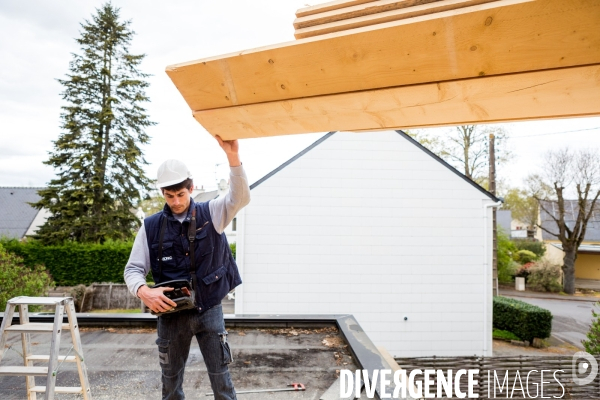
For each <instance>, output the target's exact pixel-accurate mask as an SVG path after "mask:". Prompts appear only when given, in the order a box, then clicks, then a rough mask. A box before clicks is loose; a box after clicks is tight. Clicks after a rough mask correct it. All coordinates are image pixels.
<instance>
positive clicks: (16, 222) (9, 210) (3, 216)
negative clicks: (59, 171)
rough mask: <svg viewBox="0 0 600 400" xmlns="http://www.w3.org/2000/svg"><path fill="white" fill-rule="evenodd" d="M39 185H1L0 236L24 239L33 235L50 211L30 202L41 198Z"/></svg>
mask: <svg viewBox="0 0 600 400" xmlns="http://www.w3.org/2000/svg"><path fill="white" fill-rule="evenodd" d="M40 189H43V188H38V187H0V237H8V238H11V239H19V240H20V239H23V238H24V237H25V236H28V235H33V234H34V233H35V232H36V231H37V229H38V228H39V227H40V226H41V225H43V224H44V222H45V221H46V219H47V218H48V216H49V215H50V213H49V212H48V211H47V210H46V209H41V210H37V209H35V208H33V207H32V206H30V205H29V204H28V203H35V202H37V201H39V200H40V198H41V197H40V196H39V195H38V190H40Z"/></svg>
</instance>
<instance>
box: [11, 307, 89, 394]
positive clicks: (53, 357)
mask: <svg viewBox="0 0 600 400" xmlns="http://www.w3.org/2000/svg"><path fill="white" fill-rule="evenodd" d="M29 305H44V306H55V307H56V310H55V312H54V322H53V323H31V322H29V314H28V309H27V308H28V306H29ZM17 306H18V307H19V322H20V324H17V325H13V324H12V320H13V316H14V312H15V307H17ZM65 310H66V312H67V318H68V323H67V324H64V323H63V317H64V313H65ZM63 329H67V330H69V331H70V332H71V340H72V342H73V347H72V350H74V351H73V353H74V355H69V354H70V353H71V352H69V354H67V355H65V356H59V354H58V352H59V349H60V337H61V332H62V330H63ZM10 332H16V333H20V334H21V342H22V348H23V360H24V365H22V366H16V365H15V366H0V376H25V377H26V378H25V382H26V386H27V399H28V400H36V393H45V396H44V399H45V400H53V399H54V394H55V393H69V394H81V395H82V396H83V398H84V400H91V398H92V396H91V393H90V384H89V381H88V376H87V370H86V367H85V362H84V360H83V350H82V347H81V337H80V335H79V326H78V324H77V317H76V315H75V306H74V305H73V299H72V298H70V297H26V296H21V297H15V298H12V299H10V300H9V301H8V302H7V304H6V311H5V312H4V318H3V319H2V327H1V328H0V335H1V336H0V362H2V357H3V355H4V351H5V350H6V341H7V339H8V334H9V333H10ZM38 332H46V333H52V339H51V340H52V341H51V343H50V355H33V354H31V340H30V334H31V333H38ZM34 361H37V362H44V361H45V362H47V363H48V366H44V367H39V366H34V365H33V362H34ZM63 362H75V363H77V371H78V373H79V381H80V384H81V386H78V387H58V386H56V375H57V373H58V368H59V365H60V364H62V363H63ZM36 376H46V377H47V379H46V386H36V385H35V377H36Z"/></svg>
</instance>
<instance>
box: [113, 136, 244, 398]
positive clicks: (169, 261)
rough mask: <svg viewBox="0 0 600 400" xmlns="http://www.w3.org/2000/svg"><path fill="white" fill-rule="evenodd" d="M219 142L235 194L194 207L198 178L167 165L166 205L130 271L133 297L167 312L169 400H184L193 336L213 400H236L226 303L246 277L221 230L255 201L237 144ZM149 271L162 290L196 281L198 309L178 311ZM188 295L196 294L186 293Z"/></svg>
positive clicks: (161, 349) (144, 234)
mask: <svg viewBox="0 0 600 400" xmlns="http://www.w3.org/2000/svg"><path fill="white" fill-rule="evenodd" d="M216 139H217V141H218V142H219V145H220V146H221V148H222V149H223V151H224V152H225V154H226V155H227V159H228V160H229V166H230V169H231V172H230V187H231V189H230V191H229V193H228V194H227V195H225V196H224V197H222V198H217V199H214V200H211V201H208V202H205V203H196V202H194V199H193V198H192V190H193V187H194V186H193V181H192V174H191V173H190V172H189V170H188V169H187V167H186V166H185V164H184V163H182V162H181V161H178V160H167V161H165V162H164V163H163V164H162V165H161V166H160V167H159V169H158V176H157V187H159V188H160V189H161V191H162V194H163V196H164V198H165V201H166V204H165V206H164V208H163V210H162V211H160V212H158V213H156V214H154V215H152V216H150V217H148V218H146V219H145V220H144V223H143V225H142V227H141V228H140V230H139V231H138V233H137V236H136V238H135V242H134V244H133V248H132V250H131V255H130V256H129V261H128V262H127V265H126V267H125V273H124V276H125V282H126V283H127V286H128V288H129V290H130V291H131V293H132V294H134V295H136V296H137V297H139V298H140V299H142V301H143V302H144V304H146V306H148V308H149V309H150V310H152V311H153V312H154V313H166V314H162V315H159V317H158V324H157V333H158V338H157V339H156V344H157V345H158V354H159V363H160V366H161V369H162V384H163V388H162V398H163V400H179V399H184V398H185V396H184V394H183V388H182V386H183V374H184V369H185V363H186V360H187V358H188V354H189V350H190V343H191V340H192V337H193V336H196V339H197V340H198V344H199V346H200V351H201V352H202V356H203V358H204V362H205V364H206V369H207V370H208V376H209V378H210V384H211V386H212V390H213V392H214V394H215V399H218V400H232V399H236V395H235V390H234V387H233V383H232V381H231V377H230V374H229V368H228V366H227V365H228V364H229V363H230V362H231V361H232V357H231V350H230V348H229V344H228V343H227V331H226V330H225V322H224V320H223V310H222V308H221V300H222V299H223V298H224V297H225V296H226V295H227V293H228V292H229V291H230V290H232V289H233V288H235V287H236V286H238V285H239V284H240V283H241V278H240V274H239V272H238V269H237V265H236V263H235V260H234V259H233V256H232V254H231V250H230V248H229V244H228V243H227V239H226V237H225V234H224V233H223V230H224V229H225V227H226V226H227V225H228V224H229V223H230V222H231V221H232V220H233V217H234V216H235V215H236V213H237V212H238V211H239V210H240V209H241V208H242V207H244V206H245V205H246V204H248V203H249V201H250V188H249V187H248V179H247V178H246V174H245V172H244V170H243V168H242V163H241V162H240V158H239V155H238V147H239V146H238V142H237V140H231V141H224V140H222V139H221V138H220V137H218V136H217V137H216ZM194 220H195V224H194ZM190 243H191V244H192V245H190ZM161 244H162V246H161ZM192 254H193V259H192V258H191V256H192ZM149 271H152V277H153V280H154V282H155V284H157V285H158V284H162V283H165V282H167V283H165V285H167V286H168V285H170V282H171V281H181V280H186V281H188V282H194V284H193V285H191V286H192V289H193V290H194V296H193V300H194V303H193V305H191V306H192V307H193V308H191V309H187V310H183V311H178V310H177V307H176V306H177V303H175V302H174V301H173V300H171V299H169V298H168V297H167V295H168V294H169V293H168V292H169V291H172V290H173V289H172V288H170V287H166V286H165V287H149V286H147V285H146V275H147V274H148V272H149ZM182 290H183V291H184V292H185V294H187V295H191V291H189V290H188V289H187V288H183V289H182ZM173 293H175V292H173ZM166 294H167V295H166ZM190 298H191V297H190ZM190 303H191V301H190Z"/></svg>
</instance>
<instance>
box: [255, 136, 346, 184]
mask: <svg viewBox="0 0 600 400" xmlns="http://www.w3.org/2000/svg"><path fill="white" fill-rule="evenodd" d="M336 132H337V131H331V132H328V133H326V134H325V135H323V136H322V137H321V138H319V140H317V141H316V142H314V143H313V144H311V145H310V146H308V147H307V148H305V149H304V150H302V151H301V152H300V153H298V154H296V155H295V156H294V157H292V158H290V159H289V160H287V161H286V162H284V163H283V164H281V165H280V166H279V167H277V168H275V169H274V170H273V171H271V172H269V173H268V174H266V175H265V176H263V177H262V178H260V179H259V180H257V181H256V182H254V183H253V184H252V185H250V190H252V189H254V188H255V187H257V186H258V185H260V184H261V183H263V182H264V181H266V180H267V179H269V178H270V177H272V176H273V175H275V174H276V173H278V172H279V171H281V170H282V169H284V168H285V167H287V166H288V165H290V164H291V163H293V162H294V161H296V160H297V159H299V158H300V157H302V156H303V155H305V154H306V153H308V152H309V151H311V150H312V149H314V148H315V147H317V146H318V145H320V144H321V143H323V142H324V141H326V140H327V139H329V138H330V137H331V136H333V134H334V133H336Z"/></svg>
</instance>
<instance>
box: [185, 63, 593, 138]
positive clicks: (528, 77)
mask: <svg viewBox="0 0 600 400" xmlns="http://www.w3.org/2000/svg"><path fill="white" fill-rule="evenodd" d="M591 115H600V65H592V66H584V67H575V68H561V69H555V70H547V71H537V72H530V73H523V74H509V75H502V76H492V77H481V78H471V79H463V80H455V81H448V82H439V83H428V84H422V85H412V86H405V87H396V88H387V89H377V90H368V91H362V92H358V93H344V94H335V95H327V96H319V97H314V98H305V99H293V100H283V101H275V102H270V103H262V104H254V105H245V106H237V107H229V108H222V109H216V110H205V111H198V112H195V113H194V117H195V118H196V119H197V120H198V122H200V123H201V124H202V125H203V126H204V127H205V128H206V129H207V130H208V131H209V132H210V133H211V134H213V135H215V134H218V135H221V137H223V138H224V139H237V138H250V137H263V136H276V135H287V134H295V133H306V132H321V131H330V130H372V129H391V128H412V127H428V126H445V125H461V124H472V123H491V122H499V121H518V120H529V119H548V118H563V117H578V116H591Z"/></svg>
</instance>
